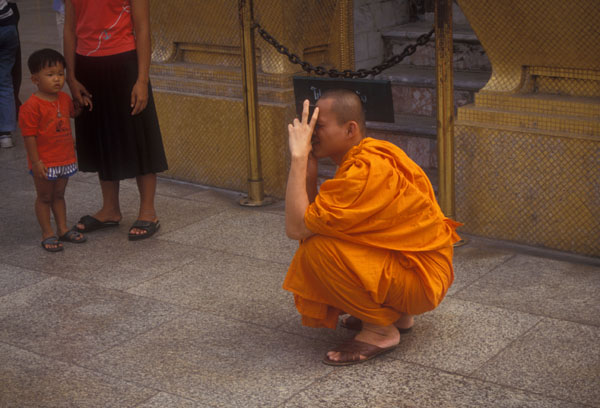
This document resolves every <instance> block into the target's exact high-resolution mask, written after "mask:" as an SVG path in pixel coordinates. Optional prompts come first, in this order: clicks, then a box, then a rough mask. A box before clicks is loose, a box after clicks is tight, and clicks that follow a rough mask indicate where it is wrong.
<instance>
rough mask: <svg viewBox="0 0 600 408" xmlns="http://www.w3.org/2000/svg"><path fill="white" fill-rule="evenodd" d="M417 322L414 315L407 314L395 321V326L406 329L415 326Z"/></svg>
mask: <svg viewBox="0 0 600 408" xmlns="http://www.w3.org/2000/svg"><path fill="white" fill-rule="evenodd" d="M414 324H415V318H414V316H413V315H409V314H405V315H402V317H401V318H400V319H398V320H396V321H395V322H394V326H396V327H397V328H398V329H400V330H406V329H410V328H411V327H413V325H414Z"/></svg>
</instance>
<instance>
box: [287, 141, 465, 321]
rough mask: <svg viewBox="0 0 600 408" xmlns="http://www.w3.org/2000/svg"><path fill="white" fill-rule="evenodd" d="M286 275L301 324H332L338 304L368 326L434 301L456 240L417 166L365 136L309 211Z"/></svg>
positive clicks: (448, 279) (447, 280) (448, 275)
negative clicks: (305, 235)
mask: <svg viewBox="0 0 600 408" xmlns="http://www.w3.org/2000/svg"><path fill="white" fill-rule="evenodd" d="M305 223H306V226H307V227H308V228H309V229H310V230H311V231H312V232H314V233H315V234H316V235H314V236H312V237H310V238H308V239H306V240H304V241H303V242H301V243H300V247H299V249H298V251H297V252H296V255H295V256H294V259H293V260H292V263H291V265H290V268H289V270H288V274H287V276H286V279H285V281H284V285H283V287H284V289H286V290H289V291H291V292H293V293H294V295H295V296H294V298H295V303H296V307H297V309H298V311H299V312H300V314H301V315H302V321H303V324H305V325H308V326H312V327H330V328H335V326H336V324H337V318H338V315H339V314H340V313H341V312H342V311H344V312H346V313H350V314H352V315H353V316H356V317H358V318H360V319H363V320H365V321H368V322H371V323H374V324H383V325H387V324H391V323H393V322H394V321H395V320H397V319H398V318H399V317H400V316H401V314H403V313H408V314H420V313H424V312H426V311H428V310H432V309H433V308H435V307H436V306H437V305H438V304H439V302H440V301H441V300H442V299H443V297H444V295H445V294H446V292H447V290H448V288H449V286H450V285H451V284H452V281H453V279H454V272H453V268H452V253H453V251H452V244H453V243H454V242H456V241H458V240H459V239H460V238H459V237H458V235H457V234H456V231H455V229H456V227H458V226H460V225H461V224H460V223H457V222H455V221H453V220H450V219H448V218H446V217H445V216H444V215H443V213H442V211H441V209H440V207H439V205H438V204H437V202H436V200H435V195H434V192H433V188H432V186H431V183H430V182H429V179H428V178H427V176H426V175H425V173H424V172H423V170H422V169H421V168H420V167H419V166H418V165H417V164H416V163H414V162H413V161H412V160H411V159H410V158H409V157H408V156H407V155H406V154H405V153H404V152H403V151H402V150H401V149H399V148H398V147H396V146H395V145H393V144H391V143H388V142H385V141H381V140H375V139H371V138H366V139H363V140H362V141H361V142H360V143H359V144H358V145H357V146H355V147H353V148H352V149H350V151H348V153H346V155H345V156H344V159H343V161H342V164H341V165H340V167H339V168H338V170H337V172H336V174H335V176H334V178H333V179H331V180H327V181H325V182H324V183H323V184H322V185H321V188H320V191H319V194H318V195H317V197H316V199H315V201H314V202H313V203H312V204H311V205H309V207H308V208H307V211H306V214H305Z"/></svg>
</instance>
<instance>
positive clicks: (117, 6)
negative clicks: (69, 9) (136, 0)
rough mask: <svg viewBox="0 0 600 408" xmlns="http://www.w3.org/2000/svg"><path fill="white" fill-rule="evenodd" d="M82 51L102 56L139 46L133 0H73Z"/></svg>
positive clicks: (79, 50)
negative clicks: (135, 31) (136, 44)
mask: <svg viewBox="0 0 600 408" xmlns="http://www.w3.org/2000/svg"><path fill="white" fill-rule="evenodd" d="M71 2H72V4H73V8H74V10H75V18H76V24H75V35H76V36H77V49H76V50H75V52H77V54H79V55H86V56H91V57H100V56H106V55H115V54H120V53H123V52H126V51H131V50H134V49H135V36H134V33H133V20H132V19H131V1H130V0H71Z"/></svg>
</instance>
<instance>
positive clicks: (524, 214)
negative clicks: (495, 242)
mask: <svg viewBox="0 0 600 408" xmlns="http://www.w3.org/2000/svg"><path fill="white" fill-rule="evenodd" d="M459 4H460V6H461V8H462V10H463V12H464V13H465V15H466V17H467V18H468V19H469V22H470V24H471V26H472V27H473V30H474V31H475V33H476V34H477V36H478V37H479V39H480V41H481V43H482V45H483V47H484V48H485V50H486V53H487V54H488V56H489V57H490V61H491V63H492V77H491V79H490V81H489V82H488V84H487V85H486V86H485V87H484V88H483V89H482V90H481V91H479V93H478V94H476V96H475V103H474V104H471V105H466V106H463V107H461V108H459V109H458V117H457V120H456V122H455V139H456V140H455V158H456V161H455V163H456V215H457V219H458V220H460V221H462V222H464V223H465V226H464V227H463V229H462V230H463V231H467V232H470V233H473V234H476V235H482V236H487V237H492V238H499V239H505V240H510V241H516V242H520V243H525V244H529V245H536V246H542V247H547V248H554V249H559V250H563V251H568V252H574V253H579V254H583V255H589V256H600V217H598V216H599V215H600V58H598V55H600V31H598V30H596V29H595V27H597V22H598V21H600V7H598V3H597V1H595V0H575V1H571V2H563V1H560V0H549V1H542V0H532V1H528V2H522V1H518V0H506V1H502V2H497V1H491V0H459Z"/></svg>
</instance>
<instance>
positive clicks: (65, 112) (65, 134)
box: [19, 92, 77, 169]
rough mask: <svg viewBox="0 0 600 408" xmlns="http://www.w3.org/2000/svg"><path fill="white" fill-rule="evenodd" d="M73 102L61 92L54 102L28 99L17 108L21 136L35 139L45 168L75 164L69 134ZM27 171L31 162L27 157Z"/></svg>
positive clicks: (71, 138)
mask: <svg viewBox="0 0 600 408" xmlns="http://www.w3.org/2000/svg"><path fill="white" fill-rule="evenodd" d="M72 116H73V102H72V101H71V98H70V97H69V95H67V94H66V93H64V92H59V93H58V99H57V100H55V101H54V102H50V101H46V100H44V99H41V98H40V97H38V96H36V95H35V94H34V95H31V97H30V98H29V99H28V100H27V102H25V103H24V104H23V105H21V108H20V109H19V127H20V128H21V134H22V135H23V137H31V136H33V137H35V139H36V143H37V150H38V154H39V156H40V160H41V161H42V162H44V166H46V167H56V166H65V165H67V164H73V163H75V162H76V161H77V158H76V156H75V144H74V142H73V136H72V135H71V121H70V120H69V119H70V118H71V117H72ZM27 162H28V163H29V168H30V169H31V161H30V160H29V157H28V158H27Z"/></svg>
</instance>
